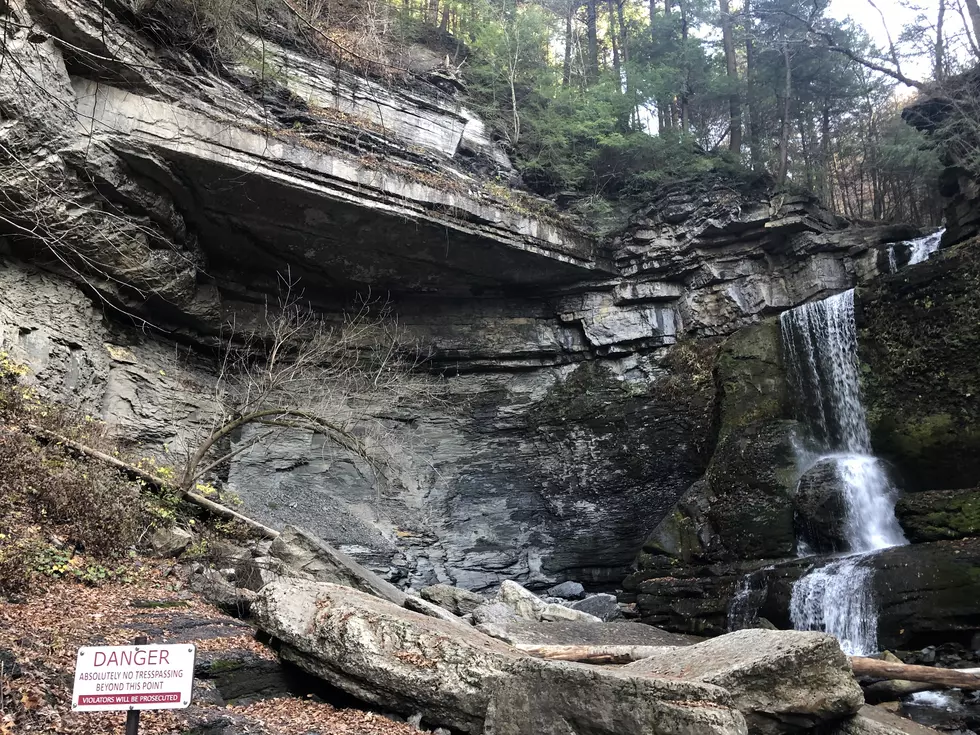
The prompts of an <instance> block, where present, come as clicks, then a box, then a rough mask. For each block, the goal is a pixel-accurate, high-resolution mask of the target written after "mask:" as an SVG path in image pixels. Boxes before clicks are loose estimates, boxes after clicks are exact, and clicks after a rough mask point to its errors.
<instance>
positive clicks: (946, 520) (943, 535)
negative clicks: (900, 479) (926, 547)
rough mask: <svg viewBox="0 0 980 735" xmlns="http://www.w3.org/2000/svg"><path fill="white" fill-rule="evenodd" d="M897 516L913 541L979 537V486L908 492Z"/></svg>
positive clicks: (897, 510)
mask: <svg viewBox="0 0 980 735" xmlns="http://www.w3.org/2000/svg"><path fill="white" fill-rule="evenodd" d="M895 515H896V516H897V517H898V522H899V523H900V524H901V525H902V530H903V531H905V535H906V536H907V537H908V539H909V541H911V542H912V543H922V542H924V541H942V540H944V539H961V538H968V537H970V536H980V489H977V488H973V489H970V490H934V491H930V492H921V493H906V494H905V495H903V496H902V497H901V498H899V500H898V503H897V504H896V505H895Z"/></svg>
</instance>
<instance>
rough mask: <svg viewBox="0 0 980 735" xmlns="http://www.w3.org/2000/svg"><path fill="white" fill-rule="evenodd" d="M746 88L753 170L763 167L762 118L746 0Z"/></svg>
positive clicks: (747, 0)
mask: <svg viewBox="0 0 980 735" xmlns="http://www.w3.org/2000/svg"><path fill="white" fill-rule="evenodd" d="M744 12H745V89H746V101H747V102H748V107H749V156H750V158H751V160H752V170H754V171H759V170H761V169H762V118H761V116H760V114H759V100H758V97H757V95H756V92H755V46H754V44H753V42H752V31H753V29H752V8H751V4H750V0H745V11H744Z"/></svg>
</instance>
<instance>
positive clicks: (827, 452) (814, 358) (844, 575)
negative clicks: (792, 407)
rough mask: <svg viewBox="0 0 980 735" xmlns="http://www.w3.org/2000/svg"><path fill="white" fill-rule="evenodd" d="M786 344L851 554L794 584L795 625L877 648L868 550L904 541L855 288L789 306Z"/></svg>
mask: <svg viewBox="0 0 980 735" xmlns="http://www.w3.org/2000/svg"><path fill="white" fill-rule="evenodd" d="M780 327H781V330H782V335H783V350H784V354H785V358H786V364H787V366H788V369H789V373H790V376H791V377H792V379H793V383H794V388H795V393H796V396H797V400H798V403H799V407H798V413H799V414H800V418H801V420H803V421H804V422H805V424H806V426H807V428H808V430H809V433H810V435H811V441H812V443H813V445H814V446H813V447H812V448H810V449H808V451H806V454H809V456H810V457H811V458H816V459H829V460H832V461H833V462H834V464H835V467H836V471H837V474H838V476H839V477H840V479H841V489H842V492H843V495H844V497H843V500H844V507H845V509H846V510H845V512H846V517H845V519H844V520H845V526H844V536H845V540H846V543H847V551H848V553H849V554H850V555H849V556H846V557H844V558H842V559H837V560H835V561H831V562H830V563H828V564H825V565H824V566H821V567H818V568H816V569H814V570H812V571H810V572H809V573H808V574H806V575H804V576H803V577H801V578H800V579H799V580H797V581H796V583H795V584H794V585H793V594H792V600H791V603H790V617H791V619H792V621H793V626H794V627H795V628H796V629H797V630H823V631H826V632H828V633H831V634H833V635H835V636H836V637H837V638H838V639H839V640H840V642H841V647H842V648H843V649H844V650H845V651H846V652H847V653H850V654H868V653H872V652H874V651H876V650H877V617H878V616H877V610H876V607H875V601H874V597H873V592H872V570H871V568H870V567H868V566H867V565H866V563H865V562H866V560H867V557H868V555H869V554H872V553H874V552H875V551H879V550H881V549H886V548H889V547H891V546H897V545H900V544H905V543H907V541H906V539H905V536H904V534H903V533H902V529H901V527H900V526H899V524H898V520H897V519H896V518H895V500H896V490H895V488H894V486H893V485H892V483H891V481H890V480H889V478H888V475H887V472H886V471H885V468H884V467H883V466H882V464H881V462H879V461H878V460H877V459H876V458H875V457H874V456H872V455H871V437H870V433H869V431H868V425H867V420H866V416H865V412H864V406H863V405H862V403H861V388H860V382H859V379H858V368H857V333H856V328H855V324H854V292H853V291H846V292H844V293H841V294H838V295H836V296H832V297H830V298H829V299H825V300H823V301H818V302H815V303H812V304H806V305H804V306H801V307H798V308H796V309H793V310H792V311H788V312H784V313H783V314H782V315H781V317H780Z"/></svg>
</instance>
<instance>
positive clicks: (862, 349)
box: [857, 241, 980, 491]
mask: <svg viewBox="0 0 980 735" xmlns="http://www.w3.org/2000/svg"><path fill="white" fill-rule="evenodd" d="M978 285H980V247H978V245H977V243H976V242H975V241H969V242H965V243H963V244H961V245H957V246H955V247H952V248H949V249H946V250H940V251H939V252H938V253H936V254H935V255H933V256H932V257H931V258H930V259H929V260H927V261H925V262H923V263H919V264H918V265H915V266H912V267H909V268H903V269H902V270H901V271H899V272H898V273H896V274H895V275H892V276H887V277H885V278H882V279H878V280H876V281H874V282H873V284H872V285H870V286H869V287H867V288H862V289H860V290H859V292H858V296H859V298H858V310H857V318H858V327H859V332H858V340H859V357H860V360H861V362H862V363H863V365H862V371H861V390H862V397H863V399H864V403H865V406H866V408H867V415H868V425H869V428H870V430H871V441H872V444H873V446H874V448H875V452H876V453H877V454H879V455H881V456H884V457H885V458H887V459H888V460H890V461H891V462H893V463H894V464H895V465H896V466H897V467H898V469H899V470H900V472H901V474H902V476H903V479H904V484H905V486H906V487H907V488H909V489H911V490H915V491H921V490H943V489H954V488H966V487H975V486H976V484H977V478H978V477H980V374H978V372H977V354H980V329H977V324H978V323H980V287H978Z"/></svg>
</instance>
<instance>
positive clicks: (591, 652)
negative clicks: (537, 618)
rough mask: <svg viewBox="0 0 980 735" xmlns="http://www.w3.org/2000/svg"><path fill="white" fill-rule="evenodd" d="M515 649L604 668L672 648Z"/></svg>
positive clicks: (520, 646) (525, 645) (520, 645)
mask: <svg viewBox="0 0 980 735" xmlns="http://www.w3.org/2000/svg"><path fill="white" fill-rule="evenodd" d="M514 648H516V649H518V650H519V651H523V652H524V653H526V654H529V655H531V656H534V657H535V658H547V659H551V660H553V661H577V662H579V663H584V664H596V665H599V666H603V665H609V664H628V663H632V662H633V661H639V660H640V659H644V658H649V657H650V656H655V655H657V654H659V653H663V651H664V649H665V648H671V646H554V645H548V646H539V645H532V644H529V643H518V644H517V645H516V646H514Z"/></svg>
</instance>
